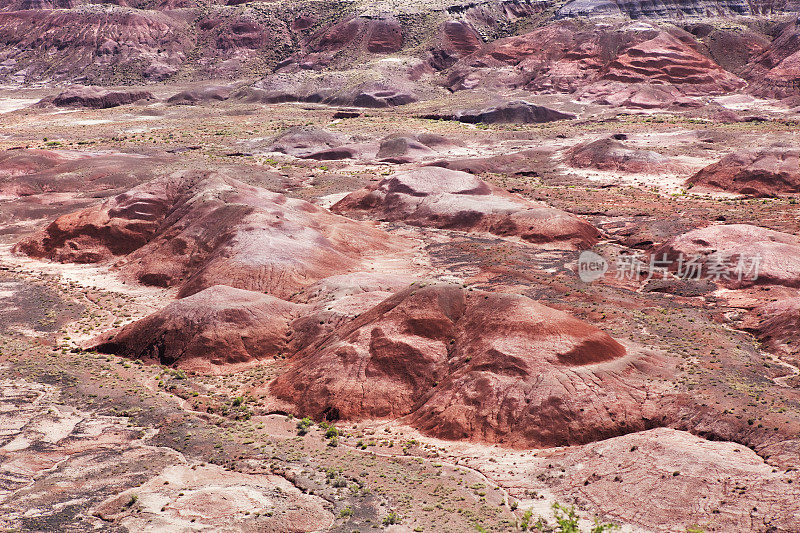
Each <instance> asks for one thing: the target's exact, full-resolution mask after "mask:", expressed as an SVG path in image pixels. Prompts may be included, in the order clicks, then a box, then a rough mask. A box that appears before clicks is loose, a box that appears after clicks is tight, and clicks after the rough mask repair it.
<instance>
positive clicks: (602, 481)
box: [471, 428, 800, 532]
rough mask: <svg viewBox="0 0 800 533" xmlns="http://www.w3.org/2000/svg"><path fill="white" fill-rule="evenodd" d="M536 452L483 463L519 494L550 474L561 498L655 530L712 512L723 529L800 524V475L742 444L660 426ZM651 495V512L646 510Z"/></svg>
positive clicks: (679, 526) (690, 523)
mask: <svg viewBox="0 0 800 533" xmlns="http://www.w3.org/2000/svg"><path fill="white" fill-rule="evenodd" d="M534 455H535V457H531V456H530V455H528V454H525V457H520V460H519V461H518V462H517V465H515V468H508V463H507V462H504V461H498V463H497V464H495V463H492V462H485V463H482V464H481V465H480V467H479V468H480V470H481V471H482V472H484V473H486V474H487V475H488V476H489V477H490V478H491V479H494V480H498V481H499V482H500V483H501V484H504V485H506V486H510V487H514V489H512V494H514V496H516V497H519V498H525V497H526V493H525V489H527V487H529V486H531V485H535V484H536V481H537V479H542V477H544V478H545V479H547V480H549V483H548V485H547V486H548V490H550V491H552V493H554V494H556V495H558V496H557V497H558V498H564V499H566V498H570V497H574V498H579V499H580V501H581V502H583V504H584V505H585V506H586V507H587V508H588V509H590V510H591V511H592V512H597V513H607V516H613V517H614V518H615V519H616V520H620V521H622V522H623V523H626V524H631V526H633V527H636V526H638V527H641V528H643V529H644V530H648V531H649V530H656V531H665V532H666V531H670V532H678V531H687V530H691V529H692V528H695V527H697V524H707V523H708V522H707V521H708V520H709V516H712V517H713V518H712V520H713V523H714V525H713V526H712V527H713V528H714V529H716V530H718V531H736V530H738V529H741V527H742V524H749V525H748V526H745V528H746V529H748V530H752V531H770V530H773V531H786V532H788V531H795V530H797V529H798V528H800V518H798V517H800V515H799V514H798V510H799V509H800V504H799V503H798V502H800V499H798V498H800V489H798V485H797V483H798V476H797V475H796V472H792V471H785V470H783V469H776V468H775V467H774V465H773V464H771V463H770V462H768V461H765V460H764V458H763V457H761V456H760V454H757V453H756V452H754V451H753V450H751V449H750V448H748V447H745V446H742V445H741V444H736V443H732V442H715V441H712V440H706V439H703V438H701V437H698V436H696V435H693V434H691V433H689V432H686V431H678V430H675V429H669V428H656V429H651V430H648V431H642V432H638V433H631V434H628V435H623V436H619V437H614V438H611V439H607V440H604V441H600V442H593V443H591V444H587V445H585V446H576V447H570V448H558V449H553V450H543V451H537V452H536V453H535V454H534ZM471 466H474V464H471ZM731 487H734V489H732V488H731ZM736 487H738V488H736ZM643 500H647V502H648V504H647V511H646V512H642V509H641V508H640V507H638V502H641V501H643ZM767 502H770V503H767Z"/></svg>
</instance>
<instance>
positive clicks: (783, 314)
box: [740, 298, 800, 357]
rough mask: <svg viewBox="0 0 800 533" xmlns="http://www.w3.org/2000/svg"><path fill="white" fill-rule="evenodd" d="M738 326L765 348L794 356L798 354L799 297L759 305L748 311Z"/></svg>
mask: <svg viewBox="0 0 800 533" xmlns="http://www.w3.org/2000/svg"><path fill="white" fill-rule="evenodd" d="M740 327H741V329H744V330H746V331H749V332H750V333H752V334H753V335H755V336H756V337H757V338H758V339H759V340H760V341H761V342H762V343H764V346H765V347H766V348H767V349H769V350H771V351H773V352H777V353H780V354H785V355H792V356H795V357H796V356H797V355H798V354H800V298H786V299H783V300H778V301H777V302H770V303H766V304H763V305H760V306H758V307H756V308H755V309H752V310H751V311H750V312H748V314H747V315H746V316H745V318H744V320H743V321H742V324H741V325H740Z"/></svg>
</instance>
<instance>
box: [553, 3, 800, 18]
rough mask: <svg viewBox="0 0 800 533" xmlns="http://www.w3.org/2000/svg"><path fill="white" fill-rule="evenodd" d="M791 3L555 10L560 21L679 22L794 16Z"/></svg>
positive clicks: (569, 6)
mask: <svg viewBox="0 0 800 533" xmlns="http://www.w3.org/2000/svg"><path fill="white" fill-rule="evenodd" d="M797 8H798V3H797V2H794V1H792V0H776V1H772V0H758V1H752V2H751V1H747V0H720V1H717V0H713V1H705V0H657V1H654V2H641V1H638V0H571V1H570V2H567V3H566V4H565V5H564V7H562V8H560V9H559V10H558V12H557V13H558V16H559V17H593V16H603V15H616V16H626V17H630V18H632V19H641V18H651V19H681V18H687V17H720V16H722V17H725V16H736V15H775V14H781V13H791V12H796V11H797Z"/></svg>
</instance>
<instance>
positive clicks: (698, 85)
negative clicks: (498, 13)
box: [445, 20, 745, 107]
mask: <svg viewBox="0 0 800 533" xmlns="http://www.w3.org/2000/svg"><path fill="white" fill-rule="evenodd" d="M684 37H685V38H684ZM693 40H694V37H692V36H691V35H690V34H688V33H686V34H685V35H682V34H681V38H679V37H677V36H675V35H672V34H671V33H668V32H666V31H664V30H659V29H656V27H655V26H653V25H650V24H646V23H638V25H637V24H628V25H620V24H617V25H616V26H611V27H608V26H605V27H600V26H597V25H584V24H579V23H578V22H576V21H572V20H562V21H556V22H553V23H551V24H548V25H546V26H543V27H541V28H539V29H536V30H534V31H531V32H528V33H525V34H522V35H517V36H514V37H508V38H504V39H499V40H496V41H493V42H490V43H487V44H484V45H482V46H481V47H480V48H479V49H478V50H476V51H475V52H473V53H472V54H470V55H467V56H465V57H463V58H461V59H460V60H459V61H458V62H456V63H455V64H454V65H453V66H452V67H451V68H450V69H448V71H447V75H446V81H445V86H447V87H448V88H450V89H451V90H453V91H459V90H466V89H475V88H480V87H482V88H485V89H492V90H501V89H524V90H528V91H533V92H540V93H541V92H545V93H578V94H579V95H582V98H584V99H590V100H592V101H599V100H600V99H601V98H607V99H608V101H609V103H610V104H611V105H623V104H627V103H628V102H630V103H631V104H633V106H638V107H657V106H660V105H664V103H666V104H667V105H672V104H684V105H688V104H689V103H690V102H691V100H688V99H687V98H688V97H692V96H702V95H712V94H724V93H727V92H730V91H732V90H737V89H741V88H742V87H744V86H745V81H744V80H742V79H741V78H739V77H737V76H735V75H734V74H731V73H730V72H727V71H725V70H724V69H722V67H720V66H719V65H718V64H717V63H715V62H714V61H713V60H711V59H709V58H708V57H706V56H705V55H703V54H701V53H700V52H699V51H698V50H697V49H696V45H694V44H693ZM595 84H597V85H598V86H596V87H595ZM629 86H634V87H635V88H634V89H629ZM648 87H655V88H656V89H653V90H652V91H650V94H648ZM626 90H627V91H626ZM659 91H661V93H662V94H659ZM623 92H626V94H620V93H623Z"/></svg>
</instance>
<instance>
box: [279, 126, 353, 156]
mask: <svg viewBox="0 0 800 533" xmlns="http://www.w3.org/2000/svg"><path fill="white" fill-rule="evenodd" d="M349 141H350V138H349V137H347V136H346V135H343V134H341V133H334V132H330V131H328V130H323V129H319V128H306V127H292V128H289V129H287V130H286V131H284V132H283V133H280V134H278V135H277V136H275V137H273V138H272V139H270V140H269V142H268V144H267V146H266V147H265V150H267V151H269V152H278V153H281V154H287V155H292V156H295V157H300V158H308V157H310V156H313V155H314V154H317V153H320V152H327V151H330V150H333V149H336V148H340V147H342V145H344V144H345V143H347V142H349Z"/></svg>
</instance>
